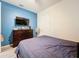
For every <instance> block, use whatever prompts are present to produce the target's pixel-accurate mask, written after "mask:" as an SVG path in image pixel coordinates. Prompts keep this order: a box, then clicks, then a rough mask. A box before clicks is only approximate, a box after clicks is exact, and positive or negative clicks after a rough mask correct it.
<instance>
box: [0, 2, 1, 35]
mask: <svg viewBox="0 0 79 59" xmlns="http://www.w3.org/2000/svg"><path fill="white" fill-rule="evenodd" d="M0 34H1V2H0Z"/></svg>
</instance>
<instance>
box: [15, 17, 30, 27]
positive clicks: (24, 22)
mask: <svg viewBox="0 0 79 59" xmlns="http://www.w3.org/2000/svg"><path fill="white" fill-rule="evenodd" d="M15 25H16V26H29V19H26V18H22V17H16V19H15Z"/></svg>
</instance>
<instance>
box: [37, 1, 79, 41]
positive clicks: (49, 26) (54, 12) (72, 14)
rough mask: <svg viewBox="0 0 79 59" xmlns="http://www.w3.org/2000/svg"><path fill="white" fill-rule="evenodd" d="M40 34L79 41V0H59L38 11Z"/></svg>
mask: <svg viewBox="0 0 79 59" xmlns="http://www.w3.org/2000/svg"><path fill="white" fill-rule="evenodd" d="M38 28H40V35H46V34H47V35H51V36H54V37H59V38H63V39H66V40H71V41H76V42H79V0H62V1H61V2H59V3H57V4H55V5H53V6H51V7H49V8H47V9H46V10H43V11H41V12H39V13H38Z"/></svg>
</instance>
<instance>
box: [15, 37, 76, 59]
mask: <svg viewBox="0 0 79 59" xmlns="http://www.w3.org/2000/svg"><path fill="white" fill-rule="evenodd" d="M16 54H17V55H18V57H21V58H76V57H77V43H76V42H72V41H67V40H63V39H59V38H54V37H50V36H40V37H35V38H30V39H26V40H23V41H21V42H20V43H19V45H18V47H17V49H16Z"/></svg>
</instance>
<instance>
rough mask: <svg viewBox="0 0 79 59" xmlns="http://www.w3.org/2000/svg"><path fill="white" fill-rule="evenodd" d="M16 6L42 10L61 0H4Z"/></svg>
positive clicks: (34, 10)
mask: <svg viewBox="0 0 79 59" xmlns="http://www.w3.org/2000/svg"><path fill="white" fill-rule="evenodd" d="M2 1H5V2H8V3H10V4H13V5H15V6H18V7H21V8H24V9H27V10H30V11H32V12H35V13H37V12H40V11H42V10H44V9H46V8H48V7H50V6H51V5H54V4H56V3H58V2H59V1H61V0H2Z"/></svg>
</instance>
